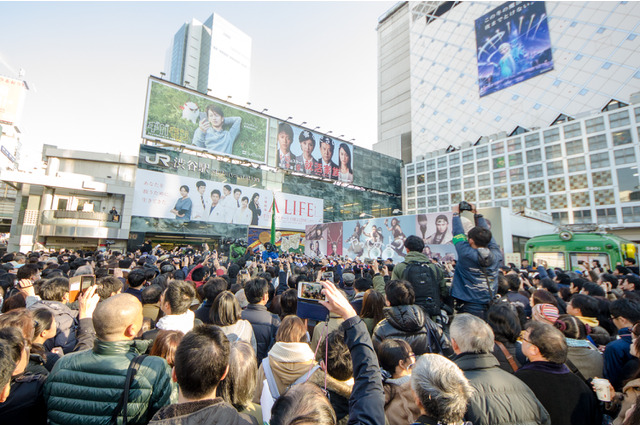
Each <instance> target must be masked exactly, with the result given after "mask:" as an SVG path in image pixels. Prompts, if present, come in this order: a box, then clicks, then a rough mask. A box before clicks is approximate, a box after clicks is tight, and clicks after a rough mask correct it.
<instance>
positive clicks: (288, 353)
mask: <svg viewBox="0 0 640 426" xmlns="http://www.w3.org/2000/svg"><path fill="white" fill-rule="evenodd" d="M269 358H271V359H272V360H274V361H278V362H308V361H313V360H314V356H313V351H312V350H311V348H310V347H309V344H308V343H293V342H276V344H275V345H273V347H272V348H271V350H270V351H269Z"/></svg>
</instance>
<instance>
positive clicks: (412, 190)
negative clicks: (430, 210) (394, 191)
mask: <svg viewBox="0 0 640 426" xmlns="http://www.w3.org/2000/svg"><path fill="white" fill-rule="evenodd" d="M415 196H416V188H415V187H414V186H412V187H411V188H408V189H407V197H409V198H411V197H415Z"/></svg>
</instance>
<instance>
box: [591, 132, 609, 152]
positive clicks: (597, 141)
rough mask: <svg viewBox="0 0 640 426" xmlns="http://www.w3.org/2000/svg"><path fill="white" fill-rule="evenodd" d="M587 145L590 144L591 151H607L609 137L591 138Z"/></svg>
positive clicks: (598, 136)
mask: <svg viewBox="0 0 640 426" xmlns="http://www.w3.org/2000/svg"><path fill="white" fill-rule="evenodd" d="M587 143H588V144H589V151H597V150H599V149H605V148H606V147H607V136H606V135H597V136H591V137H590V138H589V139H587Z"/></svg>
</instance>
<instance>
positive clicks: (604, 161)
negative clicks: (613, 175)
mask: <svg viewBox="0 0 640 426" xmlns="http://www.w3.org/2000/svg"><path fill="white" fill-rule="evenodd" d="M590 159H591V168H592V169H599V168H601V167H609V153H608V152H602V153H600V154H591V157H590Z"/></svg>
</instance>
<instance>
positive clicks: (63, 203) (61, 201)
mask: <svg viewBox="0 0 640 426" xmlns="http://www.w3.org/2000/svg"><path fill="white" fill-rule="evenodd" d="M68 204H69V200H67V199H66V198H58V209H57V210H66V209H67V205H68Z"/></svg>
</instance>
